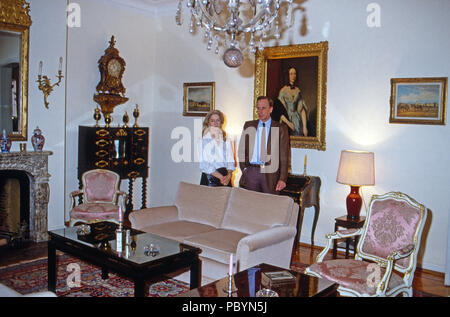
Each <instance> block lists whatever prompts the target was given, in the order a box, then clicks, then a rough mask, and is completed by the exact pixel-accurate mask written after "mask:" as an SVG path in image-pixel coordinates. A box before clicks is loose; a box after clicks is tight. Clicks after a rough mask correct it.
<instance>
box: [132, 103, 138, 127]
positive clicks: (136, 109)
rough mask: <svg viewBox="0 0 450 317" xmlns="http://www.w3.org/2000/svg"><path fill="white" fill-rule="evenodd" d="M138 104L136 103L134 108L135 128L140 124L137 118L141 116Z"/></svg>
mask: <svg viewBox="0 0 450 317" xmlns="http://www.w3.org/2000/svg"><path fill="white" fill-rule="evenodd" d="M138 106H139V105H138V104H136V108H135V109H134V111H133V117H134V125H133V128H137V127H139V126H138V124H137V119H138V117H139V108H138Z"/></svg>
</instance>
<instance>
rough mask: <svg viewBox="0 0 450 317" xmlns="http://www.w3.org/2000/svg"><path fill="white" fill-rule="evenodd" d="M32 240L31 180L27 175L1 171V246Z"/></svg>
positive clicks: (14, 171)
mask: <svg viewBox="0 0 450 317" xmlns="http://www.w3.org/2000/svg"><path fill="white" fill-rule="evenodd" d="M29 239H30V180H29V178H28V175H27V173H25V172H23V171H16V170H2V171H0V244H8V245H12V246H15V245H17V246H18V244H21V243H22V242H23V241H27V240H29Z"/></svg>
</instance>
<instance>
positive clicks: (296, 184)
mask: <svg viewBox="0 0 450 317" xmlns="http://www.w3.org/2000/svg"><path fill="white" fill-rule="evenodd" d="M321 184H322V181H321V180H320V177H319V176H309V175H295V174H289V175H288V179H287V181H286V187H285V188H284V189H283V190H282V191H281V193H280V194H281V195H285V196H290V197H292V198H293V199H294V201H295V202H296V203H297V204H298V205H299V213H298V218H297V236H296V237H295V241H294V247H295V248H297V245H298V243H299V241H300V236H301V233H302V224H303V215H304V213H305V208H308V207H314V220H313V225H312V231H311V244H312V245H314V233H315V232H316V227H317V220H318V219H319V213H320V185H321Z"/></svg>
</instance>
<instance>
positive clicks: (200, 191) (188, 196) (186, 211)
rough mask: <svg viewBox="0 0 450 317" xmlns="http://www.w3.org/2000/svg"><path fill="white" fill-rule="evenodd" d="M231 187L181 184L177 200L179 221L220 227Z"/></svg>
mask: <svg viewBox="0 0 450 317" xmlns="http://www.w3.org/2000/svg"><path fill="white" fill-rule="evenodd" d="M230 191H231V188H230V187H208V186H202V185H195V184H189V183H184V182H180V185H179V187H178V192H177V195H176V198H175V206H177V208H178V212H179V219H180V220H186V221H192V222H199V223H202V224H205V225H210V226H214V227H216V228H217V227H219V226H220V224H221V223H222V220H223V214H224V212H225V208H226V206H227V202H228V197H229V196H230Z"/></svg>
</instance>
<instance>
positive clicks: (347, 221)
mask: <svg viewBox="0 0 450 317" xmlns="http://www.w3.org/2000/svg"><path fill="white" fill-rule="evenodd" d="M334 220H335V221H336V222H335V224H334V231H338V230H339V227H343V228H346V229H359V228H362V226H364V221H365V220H366V217H364V216H361V217H359V218H358V219H352V218H349V217H347V216H342V217H338V218H335V219H334ZM358 241H359V236H355V237H354V238H353V254H355V250H356V246H357V245H358ZM350 244H351V240H350V238H347V239H345V258H346V259H348V256H349V250H350ZM337 247H338V245H337V240H334V241H333V259H336V257H337Z"/></svg>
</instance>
